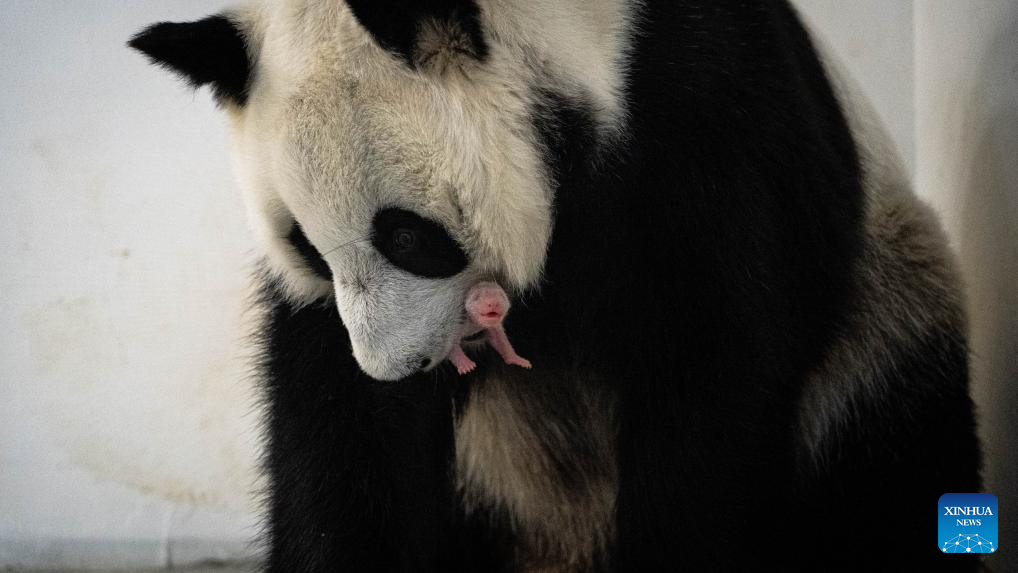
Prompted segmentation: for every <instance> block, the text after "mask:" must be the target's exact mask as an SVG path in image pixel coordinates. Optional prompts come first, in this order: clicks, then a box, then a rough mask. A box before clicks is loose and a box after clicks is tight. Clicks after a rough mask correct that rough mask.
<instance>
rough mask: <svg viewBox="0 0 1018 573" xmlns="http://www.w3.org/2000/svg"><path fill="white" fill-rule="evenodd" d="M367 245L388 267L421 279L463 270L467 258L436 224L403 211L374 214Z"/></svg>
mask: <svg viewBox="0 0 1018 573" xmlns="http://www.w3.org/2000/svg"><path fill="white" fill-rule="evenodd" d="M371 243H372V245H374V247H375V249H377V250H378V252H379V253H381V254H382V255H383V256H384V257H385V258H386V259H388V261H389V262H390V263H392V264H393V265H394V266H396V267H397V268H400V269H403V270H404V271H407V272H408V273H412V274H415V275H417V276H420V277H425V278H445V277H451V276H453V275H455V274H456V273H459V272H460V271H462V270H463V269H465V268H466V266H467V255H466V253H465V252H463V249H462V248H460V246H459V244H457V243H456V241H455V240H454V239H453V238H452V236H450V235H449V232H448V231H446V229H445V227H443V226H442V225H441V224H440V223H438V222H436V221H433V220H431V219H425V218H424V217H422V216H420V215H418V214H417V213H414V212H413V211H407V210H406V209H396V208H392V209H383V210H381V211H379V212H378V213H376V214H375V219H374V222H373V228H372V234H371Z"/></svg>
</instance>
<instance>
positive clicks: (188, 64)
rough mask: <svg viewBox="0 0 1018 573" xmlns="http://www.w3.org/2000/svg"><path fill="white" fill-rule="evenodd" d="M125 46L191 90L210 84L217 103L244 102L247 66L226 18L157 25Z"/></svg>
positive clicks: (243, 47) (237, 33) (244, 53)
mask: <svg viewBox="0 0 1018 573" xmlns="http://www.w3.org/2000/svg"><path fill="white" fill-rule="evenodd" d="M127 45H128V46H130V47H132V48H134V49H135V50H138V51H140V52H142V53H144V54H145V55H146V56H148V58H149V59H150V60H152V62H153V63H155V64H158V65H160V66H163V67H165V68H167V69H169V70H171V71H173V72H175V73H177V74H178V75H180V76H181V77H183V78H184V79H186V80H187V82H188V83H189V84H191V85H192V86H193V87H195V88H198V87H201V86H203V85H206V84H208V85H210V86H211V87H212V91H213V93H214V94H215V95H216V98H217V99H219V100H220V101H232V102H234V103H237V104H239V105H243V104H244V103H245V102H246V101H247V89H248V83H249V82H250V80H251V64H250V59H249V58H248V53H247V46H246V45H245V43H244V37H243V34H242V33H241V32H240V30H238V29H237V26H236V25H234V23H233V22H231V21H230V19H229V18H227V17H226V16H211V17H209V18H205V19H204V20H198V21H197V22H182V23H175V22H161V23H159V24H153V25H152V26H149V27H148V28H145V29H144V30H142V31H141V32H138V33H137V34H135V35H134V37H133V38H131V40H130V41H129V42H128V43H127Z"/></svg>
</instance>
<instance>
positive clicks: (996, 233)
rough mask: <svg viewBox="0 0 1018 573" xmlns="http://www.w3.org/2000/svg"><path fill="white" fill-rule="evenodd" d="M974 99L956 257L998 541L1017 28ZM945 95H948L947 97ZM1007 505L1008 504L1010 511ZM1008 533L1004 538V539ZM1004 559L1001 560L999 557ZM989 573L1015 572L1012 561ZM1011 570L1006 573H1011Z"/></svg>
mask: <svg viewBox="0 0 1018 573" xmlns="http://www.w3.org/2000/svg"><path fill="white" fill-rule="evenodd" d="M986 46H987V49H986V51H985V53H984V54H983V60H982V61H980V62H977V63H976V65H975V66H974V67H975V69H976V70H978V73H977V75H976V76H975V77H977V78H978V81H976V82H975V83H974V84H973V85H972V88H971V90H972V91H971V92H970V93H967V94H960V95H959V96H958V97H959V99H958V100H955V101H956V102H957V103H958V104H959V105H960V106H963V107H961V109H957V110H956V111H957V112H958V120H959V121H960V122H962V123H961V126H962V127H963V129H961V130H959V132H960V133H962V134H965V135H964V136H963V137H961V138H959V140H958V141H957V145H958V147H959V152H960V153H961V154H962V157H966V159H967V162H965V165H966V172H965V173H962V174H960V177H959V181H961V182H962V188H961V189H959V190H958V191H959V194H960V195H961V213H960V216H961V233H960V235H959V236H958V237H957V240H958V243H957V245H958V254H959V258H960V262H961V267H962V269H963V272H964V275H965V277H966V282H967V285H966V286H967V291H968V308H969V321H970V336H971V347H972V348H973V351H974V352H973V356H972V375H973V388H974V397H975V399H976V402H977V403H978V404H979V405H980V406H981V407H980V411H979V414H980V424H981V436H982V437H983V440H984V443H983V453H984V490H985V491H988V492H992V493H994V494H996V495H997V497H998V499H999V500H1000V501H1001V508H1002V509H1003V508H1008V509H1010V510H1007V509H1004V510H1003V511H1001V515H1000V531H1001V540H1002V541H1003V540H1005V539H1008V538H1011V539H1012V540H1013V539H1014V535H1015V534H1016V533H1018V508H1016V507H1015V503H1014V502H1015V501H1016V500H1018V456H1016V454H1015V452H1018V389H1016V388H1015V386H1014V383H1015V382H1018V356H1016V352H1018V105H1016V103H1018V19H1016V20H1014V21H1012V23H1011V24H1010V25H1009V26H1003V27H1002V29H1001V30H998V31H997V34H996V36H995V37H992V38H988V39H987V41H986ZM946 89H950V87H947V88H946ZM944 119H945V120H949V119H948V118H946V117H945V118H944ZM1009 502H1010V503H1009ZM1009 532H1010V535H1009ZM1002 553H1003V552H1002ZM1004 557H1005V559H1006V562H1000V563H988V565H990V566H991V567H992V568H993V570H995V571H1010V570H1015V571H1018V569H1016V568H1015V567H1016V566H1018V557H1016V554H1015V553H1013V552H1012V553H1011V555H1010V556H1004ZM1008 565H1010V567H1009V566H1008Z"/></svg>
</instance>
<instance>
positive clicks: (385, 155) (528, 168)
mask: <svg viewBox="0 0 1018 573" xmlns="http://www.w3.org/2000/svg"><path fill="white" fill-rule="evenodd" d="M479 6H480V9H481V18H482V28H483V29H484V30H485V35H486V38H487V41H488V45H489V48H490V51H489V55H488V58H487V59H486V60H485V61H484V62H483V63H478V62H476V61H473V60H470V59H468V58H461V59H460V61H458V62H457V61H453V62H451V63H450V62H448V61H443V64H442V67H441V70H440V71H437V72H433V71H429V70H427V69H425V70H423V71H420V70H411V69H410V68H409V67H408V66H406V65H405V64H404V63H403V62H402V61H400V60H399V59H398V58H396V57H394V56H393V55H392V54H390V53H389V52H386V51H385V50H383V49H381V48H380V47H378V46H377V45H376V44H375V43H374V41H373V39H372V38H371V37H370V35H369V34H368V33H367V32H366V31H364V30H363V29H362V28H361V27H360V26H359V25H358V24H357V22H356V21H355V19H354V18H353V16H352V14H351V13H350V11H349V9H348V8H347V7H346V5H345V4H344V3H342V2H339V1H336V0H332V1H328V0H318V1H316V0H288V1H284V2H272V3H258V4H252V5H249V6H247V7H245V8H241V9H238V10H235V11H233V12H232V13H231V17H232V18H233V19H234V20H235V21H236V22H238V24H239V26H240V27H241V28H242V29H243V30H244V31H245V34H246V37H247V40H248V43H249V49H250V51H251V55H252V58H253V60H254V64H255V65H254V70H255V71H254V75H253V81H252V84H251V88H250V96H249V98H248V101H247V104H246V105H245V106H244V107H242V108H238V107H235V108H232V109H231V118H232V126H233V134H234V156H235V158H236V159H235V165H236V171H237V173H238V178H239V180H240V183H241V186H242V188H243V190H244V191H245V196H246V201H247V206H248V211H249V214H250V217H249V218H250V220H251V221H252V227H253V229H254V232H255V234H256V235H257V237H258V238H259V239H260V241H261V243H262V246H263V250H264V253H265V256H266V258H267V260H268V263H269V266H270V268H271V269H272V270H273V271H274V274H276V275H277V276H278V277H279V278H280V280H281V282H282V284H283V285H284V287H285V290H286V292H287V293H288V295H289V296H290V297H291V298H292V299H293V300H294V301H296V302H298V303H308V302H311V301H313V300H316V299H318V298H321V297H323V296H326V297H327V296H329V295H330V294H334V296H335V301H336V303H337V305H338V307H339V311H340V314H341V315H342V318H343V321H344V323H345V324H346V326H347V327H348V329H349V330H350V335H351V342H352V346H353V350H354V355H355V356H356V358H357V360H358V363H359V364H360V365H361V367H362V368H363V369H364V370H365V372H367V373H368V374H370V375H372V376H374V377H376V378H379V379H387V380H388V379H396V378H399V377H402V376H405V375H406V374H408V373H410V372H412V369H409V368H410V367H409V366H408V365H409V364H411V363H412V362H413V361H415V360H416V361H417V362H418V363H419V359H420V358H421V357H429V358H431V359H432V361H433V362H435V363H438V362H440V361H441V359H442V358H443V357H444V355H443V353H444V352H448V350H449V348H451V346H452V344H453V342H455V341H454V338H455V336H456V319H457V317H458V315H459V314H460V313H461V311H462V295H463V293H464V292H465V289H466V288H468V287H469V283H470V282H473V281H476V280H479V279H480V278H487V277H494V278H497V279H499V280H500V282H502V284H503V286H504V287H506V288H507V289H514V290H523V289H526V288H528V287H533V286H535V285H536V284H537V281H538V279H539V277H540V275H541V270H542V267H543V264H544V258H545V251H546V249H547V246H548V241H549V239H550V236H551V202H552V183H553V182H552V180H551V174H549V173H548V172H547V169H546V167H545V165H544V162H543V159H542V151H543V150H542V149H541V144H540V142H539V141H538V139H537V135H536V134H535V132H534V128H533V125H532V113H533V110H534V105H535V102H534V101H533V100H532V98H533V95H534V90H535V88H536V87H537V86H548V87H555V88H556V89H558V90H559V91H561V92H563V93H565V94H567V95H575V96H577V97H583V98H584V100H585V101H590V102H591V103H592V104H593V105H594V109H595V112H596V120H597V121H598V122H599V124H600V126H601V128H602V130H603V132H604V133H605V134H612V133H615V132H617V131H618V130H619V126H620V125H621V121H622V118H623V116H624V110H623V108H622V105H621V104H620V103H619V102H620V101H621V98H620V93H621V91H622V84H623V77H622V72H621V69H622V67H623V60H624V50H623V49H622V46H623V45H624V44H625V36H626V34H627V31H626V30H627V28H626V23H627V18H626V14H627V12H626V9H625V8H624V5H623V3H622V2H620V1H617V0H597V1H596V2H582V1H580V0H571V1H568V2H551V1H545V2H526V1H522V0H520V1H518V2H516V1H504V0H485V1H482V2H480V3H479ZM576 46H583V49H582V50H577V49H576ZM384 207H401V208H404V209H407V210H412V211H414V212H416V213H418V214H420V215H422V216H425V217H428V218H431V219H434V220H436V221H438V222H440V223H442V224H443V225H444V226H445V227H446V228H447V229H448V230H449V232H450V234H451V235H452V236H453V238H454V239H456V240H457V241H458V242H459V243H460V244H461V245H462V246H463V247H464V249H465V250H466V252H467V254H468V257H469V260H470V266H469V268H468V269H467V271H465V272H464V273H462V274H461V275H458V276H457V277H453V278H451V279H444V280H428V279H422V278H419V277H414V276H411V275H409V274H407V273H405V272H403V271H400V270H398V269H395V268H393V267H392V266H391V265H390V264H389V263H388V262H387V261H386V260H385V259H384V258H383V257H381V255H380V254H379V253H376V252H375V251H374V249H373V248H372V247H371V245H370V244H369V243H368V242H367V241H366V239H367V238H368V235H369V231H370V223H371V220H372V217H373V216H374V214H375V213H376V212H377V211H378V210H379V209H381V208H384ZM294 219H296V220H298V221H300V224H301V226H302V228H303V229H304V231H305V233H306V234H307V236H308V238H309V240H310V241H311V242H312V244H314V245H315V246H316V248H317V249H318V250H319V251H320V252H322V253H323V254H324V257H325V259H326V262H327V263H328V264H329V267H330V268H331V269H332V272H333V276H334V279H335V280H334V282H333V284H332V285H330V284H328V282H326V281H324V280H322V279H321V278H319V277H317V276H315V275H314V274H313V273H312V272H311V271H310V269H308V268H307V267H306V265H305V264H304V263H303V261H302V260H301V258H300V257H299V256H298V254H297V252H296V251H295V249H294V248H293V246H292V245H290V243H289V242H288V241H287V239H286V236H287V235H288V234H289V231H290V228H291V226H292V224H293V221H294Z"/></svg>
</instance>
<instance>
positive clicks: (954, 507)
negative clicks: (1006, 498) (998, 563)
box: [937, 493, 998, 553]
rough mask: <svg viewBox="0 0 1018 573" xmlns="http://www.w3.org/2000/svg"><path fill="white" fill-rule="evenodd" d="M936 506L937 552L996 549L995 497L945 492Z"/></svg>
mask: <svg viewBox="0 0 1018 573" xmlns="http://www.w3.org/2000/svg"><path fill="white" fill-rule="evenodd" d="M939 505H940V507H939V508H938V513H939V515H940V517H939V518H938V522H937V541H938V542H939V544H940V552H941V553H996V552H997V549H998V546H997V496H995V495H993V494H992V493H945V494H944V495H942V496H940V503H939Z"/></svg>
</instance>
